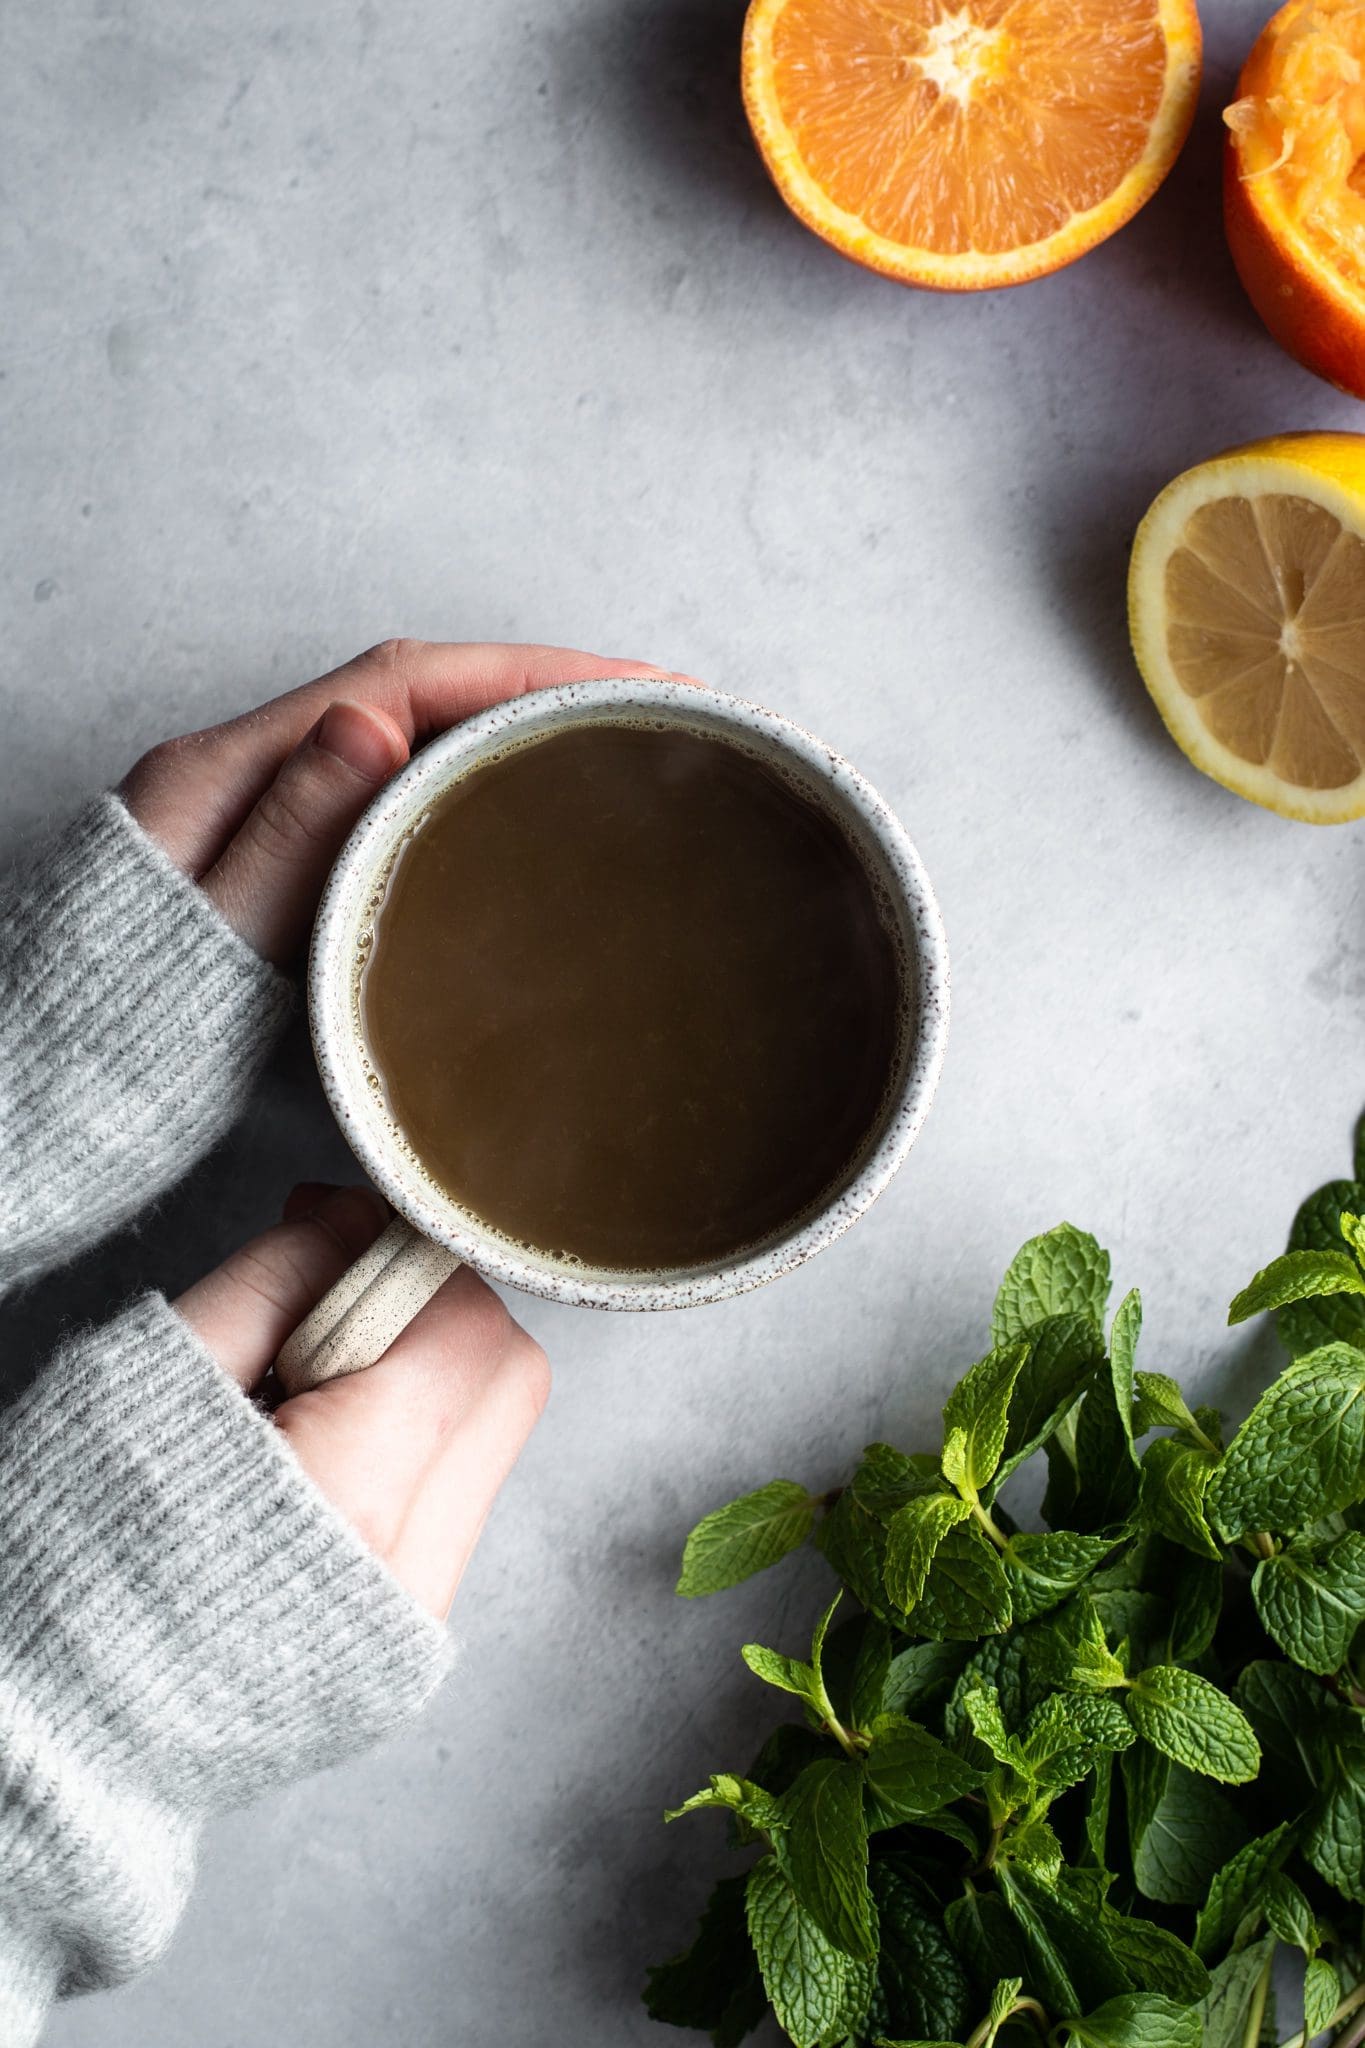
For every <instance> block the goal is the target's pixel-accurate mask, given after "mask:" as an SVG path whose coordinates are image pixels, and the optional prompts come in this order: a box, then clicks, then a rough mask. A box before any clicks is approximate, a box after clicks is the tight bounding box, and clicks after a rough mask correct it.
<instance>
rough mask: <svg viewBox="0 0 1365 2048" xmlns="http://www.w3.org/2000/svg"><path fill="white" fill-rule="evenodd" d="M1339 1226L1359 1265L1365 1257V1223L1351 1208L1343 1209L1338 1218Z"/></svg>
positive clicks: (1347, 1247) (1348, 1248)
mask: <svg viewBox="0 0 1365 2048" xmlns="http://www.w3.org/2000/svg"><path fill="white" fill-rule="evenodd" d="M1337 1226H1338V1228H1339V1229H1340V1231H1341V1235H1342V1238H1343V1240H1344V1242H1345V1245H1346V1249H1347V1250H1348V1251H1349V1252H1350V1254H1351V1256H1352V1257H1353V1258H1354V1259H1355V1261H1356V1263H1357V1265H1358V1264H1359V1263H1360V1261H1361V1260H1362V1259H1365V1223H1362V1222H1361V1220H1360V1218H1359V1216H1353V1215H1352V1214H1351V1211H1350V1210H1349V1209H1343V1210H1342V1212H1341V1215H1340V1216H1339V1217H1338V1218H1337Z"/></svg>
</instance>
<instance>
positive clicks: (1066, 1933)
mask: <svg viewBox="0 0 1365 2048" xmlns="http://www.w3.org/2000/svg"><path fill="white" fill-rule="evenodd" d="M1063 1875H1064V1876H1067V1877H1069V1879H1070V1884H1069V1885H1068V1886H1067V1887H1066V1888H1062V1887H1059V1888H1058V1889H1056V1890H1053V1889H1052V1888H1051V1887H1050V1886H1049V1885H1047V1884H1044V1883H1043V1881H1042V1880H1041V1879H1040V1878H1038V1877H1035V1876H1034V1875H1033V1874H1032V1873H1031V1872H1030V1871H1027V1870H1020V1869H1017V1868H1015V1867H1014V1866H1011V1865H1009V1864H1006V1865H1005V1867H1004V1868H1003V1869H1002V1870H1001V1871H1000V1873H999V1877H1000V1889H1001V1892H1002V1893H1003V1895H1004V1897H1005V1899H1006V1901H1007V1902H1008V1905H1009V1908H1010V1911H1011V1912H1012V1913H1013V1915H1014V1917H1015V1919H1016V1921H1017V1922H1018V1923H1019V1927H1020V1929H1021V1931H1022V1933H1023V1935H1024V1939H1025V1944H1026V1946H1027V1949H1028V1954H1029V1958H1030V1962H1031V1965H1032V1967H1031V1968H1029V1969H1027V1970H1025V1971H1024V1973H1023V1974H1024V1981H1025V1983H1027V1984H1029V1986H1030V1988H1031V1989H1034V1988H1035V1985H1036V1995H1037V1996H1038V1997H1039V1998H1041V2000H1042V2002H1043V2004H1044V2005H1045V2006H1047V2007H1048V2009H1049V2011H1052V2012H1062V2013H1074V2012H1079V2011H1085V2010H1087V2009H1088V2008H1090V2007H1092V2006H1095V2005H1098V2004H1100V2003H1101V2001H1102V2000H1104V1999H1108V1998H1113V1997H1116V1996H1117V1995H1119V1994H1120V1993H1122V1992H1124V1991H1126V1990H1128V1989H1129V1988H1130V1984H1131V1980H1130V1978H1129V1976H1128V1973H1127V1971H1126V1970H1125V1969H1124V1967H1123V1965H1122V1963H1121V1962H1120V1961H1119V1959H1118V1957H1117V1956H1116V1955H1115V1954H1114V1951H1113V1949H1112V1947H1111V1946H1110V1943H1109V1939H1108V1936H1107V1935H1106V1933H1105V1931H1104V1929H1103V1926H1102V1925H1101V1919H1100V1914H1099V1911H1098V1909H1097V1905H1096V1901H1095V1896H1094V1893H1093V1892H1092V1891H1090V1890H1089V1889H1087V1888H1084V1887H1083V1886H1082V1882H1081V1881H1082V1880H1083V1879H1084V1877H1085V1876H1086V1873H1085V1872H1081V1871H1071V1872H1067V1873H1063ZM1090 1875H1092V1876H1093V1875H1094V1873H1090Z"/></svg>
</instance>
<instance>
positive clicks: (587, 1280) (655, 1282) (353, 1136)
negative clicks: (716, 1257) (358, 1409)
mask: <svg viewBox="0 0 1365 2048" xmlns="http://www.w3.org/2000/svg"><path fill="white" fill-rule="evenodd" d="M641 717H647V718H649V719H650V720H651V721H662V722H666V723H668V724H676V725H681V726H684V727H686V728H687V729H688V730H690V731H693V732H699V733H708V734H716V735H719V736H721V737H722V738H728V739H729V740H731V741H732V742H733V743H737V744H739V745H740V746H742V747H744V748H746V749H747V750H748V751H749V752H751V753H753V754H754V755H756V756H757V757H758V758H759V759H767V760H769V761H773V762H775V763H777V764H779V765H780V766H781V768H782V770H783V773H784V774H785V775H787V776H788V777H789V778H793V779H794V780H795V781H796V782H797V783H798V784H799V785H800V786H801V787H802V788H803V789H804V791H805V793H806V794H807V796H808V797H809V798H810V799H811V800H812V801H814V802H816V803H818V804H819V805H820V806H821V807H822V809H824V810H825V811H826V812H827V813H828V814H829V815H830V816H831V817H832V818H833V819H834V820H835V821H836V822H837V823H838V825H839V826H840V827H841V829H842V830H843V832H844V834H845V835H846V837H847V838H848V839H849V840H850V841H851V842H852V843H853V844H854V846H855V848H856V849H857V850H858V852H859V853H860V855H861V857H862V859H863V860H864V862H865V864H866V866H867V868H868V870H869V872H870V873H871V875H872V877H873V879H874V881H875V882H876V883H877V884H878V885H879V888H880V890H881V892H882V894H883V896H884V899H885V901H886V902H887V904H888V905H889V906H890V911H891V915H892V917H893V918H894V920H895V923H896V925H897V928H898V929H897V937H898V940H899V943H900V947H901V951H902V955H903V958H904V961H905V963H906V974H907V979H908V980H910V981H911V982H912V983H913V986H912V988H911V989H910V990H908V994H909V996H910V998H911V1010H912V1013H913V1017H914V1022H913V1024H912V1027H911V1029H910V1030H909V1031H908V1033H907V1034H906V1041H905V1043H904V1045H903V1048H902V1053H901V1058H900V1063H899V1068H898V1071H897V1073H896V1074H895V1076H894V1078H893V1081H892V1085H891V1087H890V1088H889V1090H888V1093H887V1099H886V1104H885V1108H884V1111H883V1114H882V1116H881V1119H880V1121H879V1123H878V1125H877V1127H876V1129H875V1130H874V1131H873V1132H871V1133H870V1134H869V1136H868V1138H867V1139H866V1140H865V1141H864V1143H863V1145H862V1147H861V1148H860V1150H859V1152H858V1153H857V1154H856V1155H855V1157H854V1158H853V1159H852V1160H851V1161H850V1162H849V1167H848V1170H847V1173H846V1176H845V1178H844V1179H843V1181H842V1183H841V1184H840V1185H839V1186H838V1187H837V1188H835V1189H834V1190H833V1191H832V1192H831V1193H830V1195H829V1197H828V1199H827V1200H826V1201H825V1202H824V1203H823V1204H822V1205H821V1207H820V1208H819V1209H818V1210H817V1211H815V1212H813V1213H811V1212H808V1213H807V1214H805V1215H804V1216H803V1217H801V1218H800V1219H799V1220H797V1221H796V1222H794V1223H792V1224H790V1225H788V1226H785V1227H784V1228H783V1229H781V1230H779V1231H778V1232H776V1233H775V1234H774V1235H773V1236H772V1237H771V1238H769V1239H768V1240H767V1241H765V1242H764V1243H762V1244H759V1245H756V1246H752V1247H749V1248H746V1249H744V1250H742V1251H740V1252H738V1253H736V1254H735V1256H734V1257H733V1258H731V1259H727V1260H724V1261H721V1262H720V1263H718V1264H716V1265H714V1266H708V1267H706V1268H704V1269H695V1270H688V1271H678V1272H654V1273H630V1272H607V1271H602V1272H599V1271H593V1270H590V1269H588V1268H585V1267H583V1266H580V1265H577V1264H572V1265H571V1264H569V1263H566V1262H564V1261H561V1260H556V1259H554V1258H552V1257H550V1256H549V1255H548V1254H547V1255H543V1256H542V1255H540V1254H538V1253H532V1252H528V1251H525V1250H523V1249H520V1248H518V1247H515V1246H513V1245H511V1244H510V1243H509V1242H508V1241H507V1240H506V1239H505V1238H502V1237H499V1236H498V1235H496V1234H495V1233H494V1232H493V1231H491V1230H489V1229H488V1228H487V1227H486V1226H485V1225H484V1224H482V1223H481V1222H480V1221H479V1219H478V1218H477V1217H476V1216H474V1215H472V1214H471V1213H470V1212H469V1211H467V1210H465V1209H462V1208H461V1207H460V1206H459V1205H458V1204H457V1203H456V1202H454V1201H453V1200H452V1199H451V1197H450V1196H449V1195H447V1194H446V1193H445V1192H444V1191H443V1190H442V1189H441V1188H439V1187H438V1186H437V1185H436V1184H435V1182H434V1181H432V1179H431V1178H430V1177H429V1176H428V1174H427V1173H426V1172H425V1171H424V1169H423V1168H422V1166H421V1164H420V1163H419V1161H418V1160H417V1159H416V1157H415V1156H414V1154H413V1153H412V1151H411V1150H410V1148H409V1147H408V1145H407V1144H406V1141H405V1140H404V1138H403V1136H402V1134H401V1132H400V1131H399V1129H398V1128H397V1126H396V1125H395V1123H394V1121H393V1119H392V1118H391V1116H390V1115H389V1113H388V1110H387V1106H386V1104H385V1101H384V1093H383V1086H382V1082H381V1079H380V1077H379V1075H378V1074H376V1073H375V1071H374V1069H373V1067H372V1065H371V1063H370V1058H369V1054H368V1050H367V1048H366V1044H365V1035H364V1031H363V1028H362V1021H361V1011H360V982H361V973H362V970H363V965H364V961H365V958H366V956H367V954H368V951H369V949H370V947H371V945H372V944H373V939H374V926H375V919H376V916H377V914H378V912H379V910H380V907H381V905H382V902H383V898H384V892H385V888H386V886H387V882H388V877H389V875H390V873H391V872H392V869H393V866H394V863H395V861H396V860H397V858H398V855H399V854H400V853H401V851H402V848H403V846H404V844H405V843H406V841H407V840H408V839H409V838H411V836H412V835H413V833H414V832H415V831H417V830H418V829H419V827H420V825H421V822H422V820H423V818H424V816H425V814H426V813H427V812H428V811H429V810H430V808H431V805H432V804H433V803H434V802H435V801H436V799H438V798H439V797H440V796H442V795H443V794H444V793H445V791H446V790H447V789H449V788H450V786H451V784H452V783H454V782H456V781H458V780H459V779H460V778H462V777H463V776H465V775H467V774H468V773H469V772H470V771H471V770H472V769H475V768H477V767H478V766H479V765H480V764H481V763H482V762H484V761H487V760H488V759H489V758H490V757H492V756H494V755H496V754H499V753H501V752H503V751H505V750H506V749H507V748H508V747H509V746H511V745H513V744H518V743H520V742H522V741H525V740H527V739H529V738H532V737H534V736H537V735H543V734H545V733H547V732H551V731H553V730H555V729H556V728H558V727H562V726H570V725H585V724H602V723H606V722H611V721H613V720H617V719H629V720H632V721H634V720H638V719H640V718H641ZM308 1003H309V1014H310V1019H311V1024H312V1032H313V1046H314V1050H315V1052H316V1055H317V1063H318V1070H319V1072H320V1074H321V1076H322V1084H323V1087H324V1089H325V1090H326V1093H327V1099H328V1101H329V1102H330V1104H331V1106H332V1110H333V1112H334V1114H335V1116H336V1119H337V1122H338V1123H339V1124H340V1126H341V1129H342V1131H343V1132H344V1134H345V1136H346V1138H347V1140H348V1142H349V1144H350V1146H351V1149H352V1150H353V1151H354V1153H355V1155H356V1157H357V1159H358V1160H359V1161H360V1163H361V1165H362V1166H363V1167H364V1168H365V1171H366V1172H367V1173H368V1174H369V1176H370V1179H371V1180H372V1181H373V1182H374V1184H375V1186H376V1187H377V1188H378V1189H379V1190H380V1191H381V1193H382V1194H383V1195H384V1196H385V1197H386V1198H387V1199H388V1201H389V1202H391V1203H392V1205H393V1207H394V1209H395V1211H396V1212H397V1213H396V1217H395V1221H394V1222H393V1223H392V1224H391V1225H390V1226H389V1228H388V1230H386V1231H385V1233H384V1235H383V1237H381V1239H380V1240H379V1242H378V1244H376V1246H375V1247H374V1248H373V1250H372V1251H371V1252H370V1253H369V1254H367V1256H366V1258H365V1259H363V1260H361V1261H360V1262H359V1263H358V1264H357V1265H356V1266H355V1267H353V1268H352V1269H351V1271H350V1273H348V1274H347V1275H346V1277H345V1279H344V1280H342V1281H341V1282H340V1283H339V1285H338V1287H336V1288H334V1289H333V1291H332V1293H331V1294H330V1295H328V1296H327V1298H326V1299H325V1300H324V1301H323V1302H322V1303H320V1304H319V1306H318V1308H317V1309H316V1310H314V1312H313V1314H312V1315H311V1316H310V1317H309V1318H308V1320H307V1321H306V1322H305V1323H304V1324H303V1325H302V1326H301V1328H300V1329H299V1330H298V1331H296V1333H295V1335H294V1336H293V1337H292V1338H291V1339H290V1341H289V1343H288V1344H287V1345H286V1346H285V1349H284V1351H283V1352H281V1354H280V1359H279V1361H278V1366H277V1370H278V1372H279V1374H280V1377H281V1379H282V1380H283V1382H284V1384H285V1386H286V1388H287V1389H288V1390H289V1391H290V1392H298V1391H300V1390H301V1389H303V1388H304V1387H307V1386H314V1385H317V1384H318V1383H319V1382H320V1381H321V1380H324V1379H329V1378H332V1377H334V1376H336V1375H337V1374H339V1373H343V1372H355V1371H358V1370H360V1369H361V1368H362V1367H363V1366H366V1365H370V1364H373V1362H374V1360H375V1359H376V1358H378V1357H380V1356H381V1355H382V1353H383V1352H384V1351H385V1350H386V1349H387V1348H388V1346H389V1344H390V1343H392V1341H393V1339H394V1338H395V1337H396V1336H397V1334H398V1332H399V1331H400V1330H401V1329H402V1328H403V1327H404V1325H405V1324H406V1323H407V1322H409V1321H410V1320H411V1318H412V1317H413V1316H414V1315H415V1314H416V1313H417V1311H418V1309H419V1308H421V1307H422V1305H423V1304H424V1303H425V1302H426V1301H427V1300H428V1299H429V1298H430V1296H431V1295H432V1294H433V1293H434V1292H435V1290H436V1288H437V1287H438V1286H439V1285H440V1284H441V1281H442V1280H443V1279H445V1278H446V1277H447V1275H448V1274H450V1273H452V1272H453V1271H454V1270H455V1269H456V1268H457V1267H458V1266H459V1265H461V1264H468V1265H470V1266H474V1267H476V1268H477V1269H478V1271H479V1272H480V1273H482V1274H484V1275H485V1276H486V1277H487V1278H488V1279H490V1280H495V1281H502V1282H505V1283H506V1284H507V1285H508V1286H511V1287H517V1288H521V1289H523V1290H524V1291H525V1292H527V1293H529V1294H539V1295H544V1296H546V1297H547V1298H548V1299H550V1300H553V1301H563V1302H570V1303H573V1304H576V1305H578V1306H581V1307H585V1308H609V1309H660V1308H691V1307H694V1306H695V1305H697V1304H698V1303H701V1302H708V1301H719V1300H721V1299H722V1298H723V1297H725V1296H726V1295H731V1294H740V1293H742V1292H743V1291H744V1290H745V1289H746V1288H751V1287H759V1286H761V1285H762V1284H763V1283H764V1282H765V1281H767V1280H775V1279H776V1278H777V1277H778V1276H779V1274H782V1273H786V1272H789V1271H790V1270H791V1269H792V1267H794V1266H799V1265H800V1264H802V1262H803V1261H804V1260H806V1259H809V1258H812V1257H813V1256H814V1254H815V1253H816V1252H819V1251H823V1250H824V1248H825V1246H826V1245H828V1244H832V1243H833V1242H834V1240H835V1238H836V1237H839V1236H840V1235H841V1234H842V1233H843V1232H844V1231H845V1230H847V1229H848V1227H849V1225H850V1224H851V1223H853V1222H854V1221H856V1219H857V1218H858V1217H859V1216H861V1215H862V1213H863V1211H864V1210H865V1209H867V1208H868V1207H870V1205H871V1204H872V1203H873V1202H874V1201H875V1200H876V1198H877V1196H878V1195H879V1194H880V1193H881V1191H882V1189H883V1188H884V1187H885V1186H886V1184H887V1182H888V1181H889V1180H890V1179H891V1176H892V1175H893V1174H894V1173H895V1171H896V1169H897V1167H898V1166H899V1165H900V1164H901V1161H902V1160H903V1159H904V1158H905V1155H906V1153H907V1152H908V1151H909V1150H910V1147H911V1145H912V1144H913V1143H914V1140H915V1136H916V1134H917V1133H918V1131H919V1128H920V1125H921V1124H922V1123H923V1121H924V1117H925V1114H926V1112H927V1110H928V1108H929V1103H930V1100H931V1098H932V1096H933V1093H934V1088H935V1086H936V1084H937V1081H938V1076H939V1071H940V1068H941V1067H942V1064H943V1050H944V1043H945V1040H946V1037H947V1031H948V948H947V942H946V940H945V937H944V932H943V922H942V919H941V917H940V915H939V910H938V905H937V903H936V902H935V900H934V892H933V890H932V888H931V887H930V885H929V879H928V876H927V875H926V874H925V872H924V868H923V866H922V865H921V863H920V859H919V855H918V854H917V853H916V852H915V849H914V847H913V846H912V845H911V843H910V841H909V839H908V838H907V836H906V834H905V831H904V829H903V828H902V826H901V825H900V824H899V822H898V821H897V819H896V818H895V817H894V816H893V815H892V813H891V811H890V810H889V809H888V808H887V806H886V804H884V803H883V801H882V799H881V798H880V797H879V796H878V795H877V792H876V791H875V790H874V789H872V788H871V787H870V785H869V784H868V783H866V782H865V781H864V780H863V778H862V776H861V775H859V774H858V773H857V772H856V771H855V770H854V769H852V768H851V767H850V766H849V764H848V763H847V761H844V760H841V759H840V757H839V755H838V754H835V753H833V752H831V750H830V749H829V748H828V747H826V746H824V745H822V744H821V742H820V741H819V740H817V739H814V738H812V736H811V735H810V734H809V733H807V732H803V731H802V730H801V728H800V727H799V726H795V725H791V724H789V723H788V721H787V720H786V719H785V718H779V717H778V716H777V715H776V713H775V712H772V711H765V710H763V709H761V708H760V707H759V706H758V705H755V704H746V703H744V702H743V701H742V700H741V699H740V698H738V697H726V696H722V695H720V694H719V693H718V692H717V691H714V690H709V689H702V688H699V687H695V686H692V685H689V684H685V683H669V682H659V681H655V680H654V679H653V678H647V679H641V680H640V681H638V682H637V681H630V680H626V681H618V680H610V681H604V682H585V683H567V684H564V685H562V686H561V687H560V688H558V689H550V690H538V691H535V692H534V693H533V694H531V695H528V696H524V697H516V698H513V699H511V700H510V701H509V702H507V703H505V704H497V705H495V706H494V707H493V709H492V710H491V711H485V712H482V713H481V714H480V715H479V716H478V717H476V718H471V719H468V720H467V721H466V722H465V723H464V724H463V725H458V726H455V727H453V728H452V729H451V730H450V731H449V732H446V733H443V734H442V735H441V737H440V738H439V739H435V740H433V741H432V742H431V744H430V745H429V746H426V747H424V748H423V749H422V751H421V752H420V753H419V754H417V755H415V756H414V758H413V759H412V760H411V761H410V762H409V763H408V765H407V767H406V768H405V769H404V770H403V771H402V773H401V774H400V775H397V776H395V778H394V780H393V781H392V782H391V783H389V784H388V786H387V787H386V788H385V789H383V790H381V792H380V794H379V795H378V796H377V797H376V798H375V800H374V802H373V803H372V804H371V805H370V807H369V809H368V810H367V811H366V813H365V815H364V817H363V818H362V819H361V820H360V823H359V824H358V825H357V826H356V828H355V830H354V832H353V833H352V834H351V836H350V838H349V839H348V840H347V842H346V845H345V846H344V847H343V849H342V852H341V855H340V857H339V859H338V860H337V863H336V866H335V867H334V868H333V869H332V873H331V875H330V877H329V879H328V882H327V886H326V888H325V889H324V891H323V896H322V903H321V906H320V908H319V911H318V917H317V923H316V925H315V927H314V931H313V943H312V951H311V954H310V956H309V965H308Z"/></svg>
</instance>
